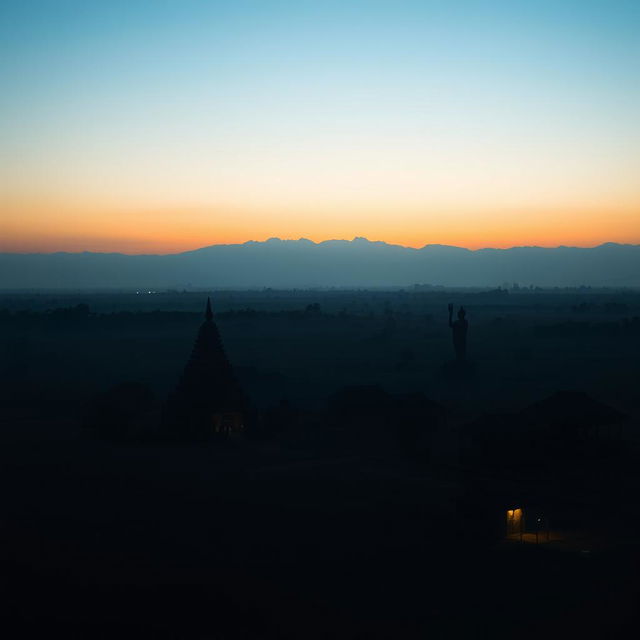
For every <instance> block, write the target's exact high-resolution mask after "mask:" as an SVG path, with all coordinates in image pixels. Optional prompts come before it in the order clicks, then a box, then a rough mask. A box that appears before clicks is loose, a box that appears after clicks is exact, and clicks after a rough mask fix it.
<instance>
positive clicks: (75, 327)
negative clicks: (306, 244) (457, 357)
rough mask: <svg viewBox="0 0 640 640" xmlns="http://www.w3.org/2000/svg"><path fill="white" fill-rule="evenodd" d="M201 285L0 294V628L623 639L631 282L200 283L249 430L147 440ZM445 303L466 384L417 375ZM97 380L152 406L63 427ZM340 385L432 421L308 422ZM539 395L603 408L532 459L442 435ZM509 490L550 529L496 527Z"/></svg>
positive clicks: (634, 433) (630, 541)
mask: <svg viewBox="0 0 640 640" xmlns="http://www.w3.org/2000/svg"><path fill="white" fill-rule="evenodd" d="M204 300H206V298H204V299H203V296H202V295H201V294H195V293H194V294H187V293H185V294H178V293H167V294H162V295H158V296H155V295H153V294H149V295H148V297H147V296H143V297H142V298H141V296H140V295H136V294H132V295H128V294H127V295H125V294H122V295H111V296H109V295H98V294H96V295H93V296H83V295H81V294H74V295H69V296H66V297H63V296H60V295H58V296H57V297H56V298H53V297H51V296H48V295H44V294H42V295H37V294H33V295H31V294H29V295H22V296H19V295H12V296H8V297H5V298H0V329H1V331H2V342H1V343H0V346H1V348H2V352H1V354H2V356H3V359H2V361H1V363H0V364H1V366H0V427H1V428H0V482H1V483H2V487H3V492H2V496H3V500H2V503H1V509H0V549H1V558H0V561H1V563H2V571H1V574H0V575H1V583H0V584H1V589H2V593H0V607H1V609H2V614H3V615H2V623H3V631H4V634H3V635H4V636H5V637H10V638H33V637H58V636H62V637H67V638H121V637H122V638H185V639H191V638H198V639H204V638H207V639H208V638H211V639H220V640H225V639H231V640H234V639H240V638H251V639H252V638H258V639H260V638H305V639H306V638H311V639H313V638H345V639H347V638H348V639H364V638H394V639H395V638H409V639H411V638H463V639H467V638H471V639H473V638H487V639H494V638H498V639H500V638H514V637H517V638H519V639H526V638H541V637H544V638H584V639H589V638H616V637H624V638H628V637H634V636H635V635H636V633H635V632H634V629H636V628H637V623H638V620H637V613H636V609H637V608H638V607H637V603H638V602H640V581H639V579H638V574H639V569H640V534H639V532H640V514H639V513H637V510H638V495H640V455H639V451H640V446H639V443H640V437H639V434H640V427H639V424H640V423H639V417H640V395H638V393H637V390H638V382H639V380H640V364H639V363H640V296H639V295H638V293H637V292H628V291H627V292H617V293H616V292H607V291H604V292H588V291H570V292H559V291H548V292H537V291H527V292H518V293H515V292H510V293H507V292H505V291H504V290H503V291H494V292H478V291H475V292H474V291H458V292H453V293H451V292H439V291H435V292H429V291H426V292H425V291H421V290H415V291H392V292H382V291H378V292H366V291H363V292H313V291H312V292H272V291H269V290H267V291H263V292H221V293H220V294H218V295H217V296H214V309H215V311H216V312H217V314H218V315H217V323H218V326H219V329H220V333H221V336H222V339H223V342H224V344H225V347H226V350H227V353H228V355H229V359H230V360H231V362H232V363H233V365H234V368H235V370H236V373H237V375H238V378H239V380H240V382H241V384H242V386H243V388H244V389H245V391H246V392H247V393H248V395H249V397H250V398H251V400H252V402H254V403H255V409H256V411H258V412H259V413H261V415H263V417H265V420H264V422H263V423H262V424H263V426H264V425H267V426H269V425H270V426H269V428H268V429H263V431H262V432H260V433H259V434H257V435H259V436H260V437H259V438H255V437H254V438H253V439H251V438H249V437H246V438H243V439H232V440H230V441H228V442H226V443H208V444H200V445H196V444H177V443H169V442H166V441H163V440H162V438H154V435H153V433H152V430H153V427H154V425H157V419H158V416H159V412H160V410H161V406H162V403H163V401H164V399H165V398H166V394H167V393H168V391H169V390H170V389H172V388H173V387H174V386H175V384H176V382H177V379H178V376H179V374H180V371H181V370H182V367H183V366H184V364H185V362H186V360H187V358H188V356H189V352H190V349H191V348H192V345H193V340H194V337H195V333H196V331H197V328H198V326H199V325H200V323H201V322H202V310H203V307H204ZM449 301H453V302H454V303H455V304H456V306H457V305H462V304H464V306H465V308H466V309H467V311H468V317H469V323H470V325H469V354H470V358H471V359H472V362H473V367H474V368H473V375H471V376H469V377H462V378H460V377H456V376H451V375H450V374H449V373H448V372H447V369H446V367H443V365H444V364H445V363H447V362H448V361H449V360H450V359H451V357H452V347H451V336H450V330H449V328H448V326H447V323H446V305H447V303H448V302H449ZM85 303H86V304H88V305H89V306H88V307H85V306H78V305H84V304H85ZM3 309H4V310H3ZM156 309H158V310H156ZM122 382H136V383H141V384H143V385H146V387H147V388H148V389H149V390H150V392H151V394H150V397H153V398H154V399H153V401H149V402H150V405H149V407H148V414H145V415H147V417H148V420H147V421H146V422H144V424H143V425H142V427H140V429H139V430H135V429H134V430H133V431H131V432H127V431H123V430H122V429H121V426H122V425H120V424H117V421H114V423H113V427H114V428H113V432H109V431H108V430H107V431H106V432H101V433H98V432H96V430H95V429H91V428H86V427H83V426H82V425H83V420H84V417H83V416H84V415H85V410H86V407H87V406H89V405H90V403H91V399H92V397H94V396H95V394H99V393H102V392H104V391H105V390H106V389H109V388H112V387H113V386H114V385H118V384H120V383H122ZM349 385H379V387H381V388H383V389H385V390H387V391H389V392H392V393H394V394H409V393H411V392H413V393H420V394H424V396H425V397H428V398H429V399H431V400H434V401H435V402H436V403H439V406H441V407H442V408H443V412H444V413H443V415H444V416H445V417H446V420H445V421H444V422H443V423H442V424H439V425H435V424H428V421H425V423H424V425H423V424H422V422H419V421H418V423H416V424H417V426H418V427H420V428H421V427H422V426H424V433H422V432H419V431H420V429H418V432H417V431H416V430H415V429H413V427H415V426H416V425H415V424H414V425H412V429H413V430H412V431H411V432H410V434H409V435H411V437H412V438H413V439H412V440H405V441H403V442H401V443H400V444H399V442H400V441H398V439H397V438H396V435H397V433H395V432H396V431H397V432H398V433H399V432H400V431H401V429H400V427H402V426H403V424H404V421H405V419H406V416H407V415H408V414H402V416H392V418H394V419H392V420H391V421H389V420H387V421H386V422H385V421H382V422H380V421H379V420H377V417H378V416H376V412H375V410H372V408H371V406H370V405H369V404H368V400H365V401H364V402H361V405H360V406H359V408H358V409H357V411H356V413H355V414H349V415H342V416H340V415H339V413H338V414H333V415H331V414H330V413H327V406H328V404H327V402H328V399H329V398H330V397H332V394H335V393H336V392H337V391H339V390H340V389H341V388H344V387H346V386H349ZM560 390H575V391H579V392H584V393H587V394H589V397H592V398H594V399H595V400H597V401H599V402H603V403H606V404H608V405H610V406H612V407H613V408H615V409H616V410H619V411H620V412H623V413H624V414H625V415H626V417H627V421H626V422H625V423H624V424H622V425H615V427H614V429H613V430H610V429H608V428H603V430H602V433H600V434H599V435H598V437H599V438H602V440H598V439H595V440H594V439H593V438H592V437H591V436H590V437H589V438H588V439H587V441H586V442H582V441H581V440H580V434H579V433H578V436H576V439H575V440H573V439H570V440H569V441H568V445H567V441H564V442H563V445H564V448H563V449H562V451H561V452H560V453H558V452H556V454H554V455H555V457H553V459H545V458H544V456H542V457H540V455H539V452H537V450H535V448H534V449H532V450H530V451H529V450H525V449H522V448H521V447H520V442H519V441H518V440H517V439H515V440H510V444H509V447H511V448H508V447H507V448H505V449H503V448H502V447H501V445H500V442H498V443H497V444H496V441H495V440H494V441H493V442H494V444H493V445H491V446H490V447H489V448H488V449H486V450H485V449H483V448H482V447H480V448H476V449H472V451H471V457H470V458H465V457H464V456H463V455H461V450H460V449H459V448H457V445H458V444H459V439H458V436H459V434H461V433H465V431H464V429H465V425H468V424H469V423H470V422H473V421H475V420H477V419H478V418H480V417H481V416H482V415H483V414H487V413H489V414H493V413H495V412H500V411H520V410H522V409H523V408H525V407H527V406H529V405H531V403H535V402H538V401H540V400H543V399H544V398H548V397H549V396H551V395H552V394H554V393H556V392H558V391H560ZM367 397H368V396H367ZM374 397H375V396H374ZM283 399H284V400H287V401H290V406H291V407H293V409H292V411H293V413H294V414H295V415H296V416H297V417H296V419H295V420H293V419H287V420H284V419H283V420H280V419H279V418H278V416H281V415H282V414H281V413H278V409H277V408H278V407H281V406H282V405H280V404H279V403H280V401H281V400H283ZM285 406H286V405H285ZM274 407H275V408H276V410H275V412H274V411H273V408H274ZM296 412H297V413H296ZM358 412H359V413H358ZM285 413H286V412H285ZM354 415H355V419H354ZM509 415H513V416H517V415H520V414H515V413H514V414H509ZM269 416H272V418H273V416H275V419H267V418H268V417H269ZM396 417H397V420H396V419H395V418H396ZM409 417H410V416H409ZM553 417H554V416H553V415H552V414H550V418H553ZM154 420H155V422H154ZM492 420H493V418H489V419H488V421H487V423H488V424H489V426H491V424H492ZM518 420H519V419H518V418H514V423H513V427H514V431H517V429H518V428H519V426H520V425H519V422H518ZM285 423H286V424H285ZM108 424H109V423H108ZM336 425H337V426H339V427H340V428H339V429H338V428H336ZM138 426H139V425H138ZM404 426H405V427H406V426H407V425H406V424H404ZM436 426H437V428H436ZM509 426H510V424H509ZM579 426H580V425H578V427H579ZM383 427H384V428H383ZM149 428H151V431H150V430H149ZM578 431H580V429H578ZM405 432H406V429H405ZM407 433H408V432H407ZM254 435H256V434H254ZM405 435H406V434H405ZM572 438H573V436H572ZM524 444H525V445H526V442H525V443H524ZM574 445H575V446H574ZM545 451H546V450H545ZM523 453H524V454H526V455H521V454H523ZM536 456H537V457H536ZM520 500H525V502H524V506H525V509H526V508H527V504H528V503H527V502H526V500H537V501H538V502H539V503H540V504H542V505H544V507H545V508H546V509H548V512H547V513H550V514H551V528H552V542H550V543H543V544H540V545H535V544H520V543H519V542H517V541H513V540H505V537H504V534H505V526H504V525H505V513H506V509H510V508H513V507H517V506H522V503H521V502H520ZM5 630H7V631H5ZM9 630H10V631H9Z"/></svg>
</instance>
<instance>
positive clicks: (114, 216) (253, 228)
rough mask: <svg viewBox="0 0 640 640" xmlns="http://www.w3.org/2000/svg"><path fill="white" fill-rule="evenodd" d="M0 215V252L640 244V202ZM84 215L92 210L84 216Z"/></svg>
mask: <svg viewBox="0 0 640 640" xmlns="http://www.w3.org/2000/svg"><path fill="white" fill-rule="evenodd" d="M11 211H13V215H12V216H8V215H3V216H2V219H1V221H0V251H6V252H20V253H22V252H24V253H28V252H42V253H49V252H56V251H70V252H80V251H97V252H121V253H130V254H142V253H179V252H182V251H190V250H194V249H198V248H200V247H204V246H209V245H213V244H240V243H243V242H247V241H249V240H254V241H264V240H267V239H268V238H271V237H279V238H282V239H296V240H297V239H299V238H307V239H309V240H312V241H313V242H322V241H325V240H332V239H346V240H351V239H353V238H354V237H365V238H368V239H369V240H371V241H375V240H382V241H384V242H387V243H389V244H398V245H402V246H406V247H414V248H420V247H423V246H424V245H426V244H446V245H454V246H459V247H465V248H468V249H481V248H485V247H494V248H508V247H513V246H533V245H535V246H542V247H555V246H558V245H567V246H579V247H589V246H596V245H599V244H602V243H603V242H619V243H629V244H638V243H640V225H639V224H638V220H639V219H640V214H639V213H638V211H640V207H639V208H631V207H629V208H626V209H621V208H618V209H612V210H604V209H597V210H591V211H585V210H582V209H581V210H571V209H564V210H561V211H560V210H559V211H556V210H551V209H547V210H541V211H539V212H537V213H534V212H531V211H529V210H522V209H521V210H518V209H509V210H503V211H499V210H496V211H493V212H487V211H464V210H463V211H457V212H454V211H439V212H435V211H434V212H429V211H424V210H423V211H420V210H418V209H407V210H403V211H401V212H400V211H399V212H395V213H394V212H393V211H391V210H385V209H382V208H379V209H377V210H376V209H372V210H370V211H369V212H366V211H362V210H356V211H350V212H349V215H341V214H340V213H339V212H335V211H326V210H325V211H312V212H308V211H307V212H305V215H296V214H295V212H291V211H286V210H285V211H280V212H270V211H258V210H251V209H249V208H247V209H234V208H231V207H224V206H220V207H199V208H193V207H191V208H189V207H186V208H184V209H178V208H176V209H154V210H152V209H146V210H137V211H135V210H133V211H123V210H122V209H116V208H114V207H106V206H105V207H104V208H99V209H96V208H92V209H90V208H89V207H85V206H81V205H76V206H73V207H70V206H68V205H67V206H64V207H62V206H58V207H52V208H51V211H54V212H55V213H49V214H48V215H42V214H41V211H42V208H41V207H39V206H37V205H30V206H24V205H23V206H20V207H15V206H13V207H12V208H11ZM87 212H89V213H87Z"/></svg>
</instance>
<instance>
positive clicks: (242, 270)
mask: <svg viewBox="0 0 640 640" xmlns="http://www.w3.org/2000/svg"><path fill="white" fill-rule="evenodd" d="M505 282H509V283H512V282H516V283H519V284H520V285H525V286H529V285H535V286H547V287H548V286H579V285H589V286H611V287H621V286H622V287H636V286H640V245H620V244H614V243H607V244H603V245H600V246H597V247H593V248H575V247H557V248H553V249H547V248H540V247H514V248H511V249H480V250H476V251H470V250H468V249H462V248H458V247H450V246H442V245H427V246H425V247H423V248H422V249H412V248H408V247H401V246H398V245H391V244H386V243H384V242H369V241H368V240H366V239H364V238H356V239H354V240H352V241H347V240H330V241H327V242H321V243H318V244H316V243H314V242H311V241H310V240H305V239H301V240H286V241H285V240H280V239H277V238H273V239H271V240H268V241H266V242H247V243H244V244H232V245H214V246H211V247H205V248H202V249H198V250H196V251H189V252H185V253H179V254H173V255H124V254H118V253H111V254H102V253H53V254H11V253H4V254H0V288H2V289H5V290H6V289H70V288H185V287H223V288H225V287H238V288H250V287H274V288H294V287H299V288H303V287H332V286H336V287H383V286H408V285H412V284H417V283H419V284H433V285H444V286H480V287H484V286H499V285H502V284H503V283H505Z"/></svg>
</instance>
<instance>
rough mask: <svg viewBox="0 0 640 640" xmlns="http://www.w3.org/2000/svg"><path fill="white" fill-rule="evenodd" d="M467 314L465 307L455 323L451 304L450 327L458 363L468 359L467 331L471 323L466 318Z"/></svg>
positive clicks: (459, 312)
mask: <svg viewBox="0 0 640 640" xmlns="http://www.w3.org/2000/svg"><path fill="white" fill-rule="evenodd" d="M466 315H467V312H466V311H465V310H464V307H460V309H459V311H458V319H457V320H456V321H455V322H454V321H453V305H452V304H449V326H450V327H451V332H452V336H453V348H454V349H455V351H456V361H457V362H459V363H462V362H465V361H466V359H467V329H468V328H469V322H468V321H467V319H466V318H465V316H466Z"/></svg>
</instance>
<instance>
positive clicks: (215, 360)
mask: <svg viewBox="0 0 640 640" xmlns="http://www.w3.org/2000/svg"><path fill="white" fill-rule="evenodd" d="M245 408H246V401H245V397H244V394H243V392H242V389H241V388H240V385H239V384H238V382H237V380H236V378H235V376H234V373H233V369H232V367H231V364H230V362H229V360H228V359H227V356H226V354H225V352H224V348H223V346H222V341H221V340H220V334H219V332H218V327H217V326H216V323H215V322H214V321H213V312H212V311H211V300H210V299H207V310H206V313H205V320H204V322H203V323H202V325H201V326H200V329H199V331H198V336H197V338H196V341H195V344H194V346H193V350H192V352H191V357H190V358H189V361H188V362H187V364H186V366H185V368H184V372H183V374H182V377H181V378H180V381H179V382H178V385H177V387H176V389H175V391H174V392H173V393H172V394H171V395H170V396H169V399H168V402H167V405H166V411H165V424H166V426H167V428H168V429H170V430H171V431H172V432H174V434H175V435H177V436H179V437H181V438H186V439H198V440H206V439H209V438H214V437H216V438H219V439H224V438H227V437H228V436H229V434H230V433H240V432H242V431H243V429H244V415H245Z"/></svg>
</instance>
